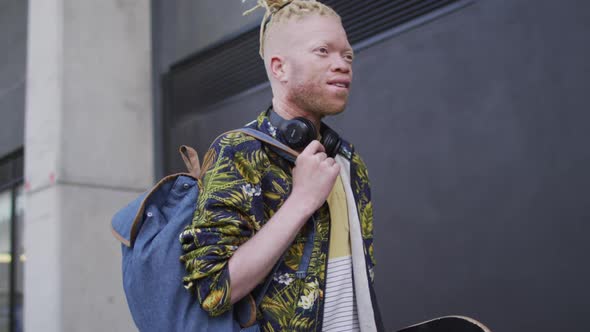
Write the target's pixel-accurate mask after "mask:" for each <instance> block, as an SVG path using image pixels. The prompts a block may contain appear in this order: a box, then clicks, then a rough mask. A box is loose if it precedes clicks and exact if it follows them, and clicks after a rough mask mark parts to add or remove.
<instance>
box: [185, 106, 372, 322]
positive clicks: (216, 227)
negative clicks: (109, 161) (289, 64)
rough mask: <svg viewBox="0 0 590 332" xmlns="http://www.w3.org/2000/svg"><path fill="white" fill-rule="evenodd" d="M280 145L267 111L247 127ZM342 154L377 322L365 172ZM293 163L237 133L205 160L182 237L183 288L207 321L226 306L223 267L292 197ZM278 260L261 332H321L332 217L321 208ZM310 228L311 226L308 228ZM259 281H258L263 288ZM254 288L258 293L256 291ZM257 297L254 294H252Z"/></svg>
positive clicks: (347, 148) (349, 150)
mask: <svg viewBox="0 0 590 332" xmlns="http://www.w3.org/2000/svg"><path fill="white" fill-rule="evenodd" d="M246 126H247V127H249V128H254V129H257V130H259V131H261V132H263V133H265V134H267V135H271V136H273V137H275V138H277V139H278V140H279V141H282V139H281V137H280V134H278V133H277V131H276V129H275V128H274V127H273V126H272V125H271V124H270V122H269V120H268V117H267V116H266V112H263V113H262V114H260V116H259V117H258V119H257V120H256V121H254V122H252V123H250V124H248V125H246ZM340 154H341V155H343V156H345V157H346V158H347V159H348V160H349V161H350V165H351V169H350V174H351V186H352V191H353V194H354V197H355V201H356V207H357V211H358V215H359V219H360V221H361V230H362V237H363V244H364V253H365V262H366V265H367V266H366V268H367V271H366V272H367V274H368V275H369V276H370V278H369V280H370V281H369V283H370V285H369V289H370V291H371V300H372V302H373V307H374V312H375V316H376V317H375V320H376V321H377V322H380V321H381V319H380V317H379V310H378V308H377V303H376V301H375V295H374V290H373V278H374V273H373V269H374V267H375V258H374V254H373V211H372V205H371V193H370V189H369V178H368V174H367V168H366V166H365V164H364V163H363V161H362V160H361V158H360V157H359V155H358V154H357V153H355V151H354V148H353V147H352V145H350V144H349V143H347V142H345V141H343V144H342V146H341V149H340ZM291 167H292V166H291V164H290V163H289V162H288V161H287V160H285V159H284V158H281V157H280V156H279V155H278V154H277V153H275V151H274V150H272V149H271V148H269V147H268V146H267V145H265V144H264V143H261V142H260V141H258V140H256V139H254V138H253V137H250V136H248V135H246V134H243V133H235V132H234V133H226V134H224V135H222V136H220V137H219V138H217V139H216V140H215V141H214V142H213V144H212V145H211V148H210V149H209V151H208V152H207V154H206V156H205V158H204V160H203V168H202V169H203V171H204V174H203V177H202V178H201V180H200V185H201V187H200V189H201V192H200V194H199V198H198V201H197V208H196V212H195V216H194V219H193V221H192V224H191V225H188V226H187V227H186V229H185V230H184V232H183V233H182V234H181V235H180V240H181V242H182V246H183V250H184V252H185V254H184V255H183V256H182V257H181V261H182V262H184V264H185V267H186V270H187V275H186V277H185V278H184V285H185V287H186V288H187V289H189V290H190V291H192V292H194V293H195V294H196V296H197V298H198V300H199V301H200V303H201V306H202V308H203V309H204V310H205V311H207V312H208V313H209V314H210V315H212V316H217V315H220V314H222V313H224V312H226V311H228V310H229V309H230V308H231V303H230V292H231V285H230V278H229V270H228V261H229V259H230V258H231V256H232V254H233V253H234V252H235V251H236V250H237V249H238V247H239V246H240V245H241V244H243V243H245V242H246V241H248V239H250V238H251V237H252V236H254V234H256V232H257V231H259V230H260V229H261V228H262V227H263V226H264V224H265V223H266V222H267V221H268V220H269V219H270V218H271V217H272V216H273V214H274V213H275V212H276V211H277V210H278V209H279V208H280V207H281V206H282V204H283V203H284V202H285V200H286V199H287V197H288V196H289V193H290V191H291V185H292V182H291V180H292V175H291ZM315 217H316V220H315V223H312V222H308V223H307V224H306V225H305V226H304V227H303V228H302V229H301V231H300V232H299V234H298V235H297V236H296V238H295V241H294V242H293V244H292V245H291V246H290V247H289V249H288V250H287V252H286V253H285V255H284V259H283V261H282V263H281V264H280V265H279V266H278V269H277V271H276V272H275V273H274V274H273V275H272V276H270V278H272V281H271V282H270V286H269V287H268V290H267V292H266V293H265V295H264V297H263V300H262V302H261V304H260V307H259V310H258V312H257V320H258V322H259V324H260V326H261V328H262V330H264V331H320V330H321V322H322V314H323V299H324V292H323V290H324V289H325V284H326V265H327V261H328V259H327V258H328V248H329V238H330V235H329V233H330V211H329V207H328V205H327V204H324V206H323V207H322V208H320V209H319V210H318V211H317V212H316V214H315ZM314 225H315V226H314ZM310 227H315V236H314V237H313V242H314V243H313V251H312V255H311V260H310V262H309V268H308V270H307V271H308V272H307V274H306V275H305V276H304V277H303V278H301V276H297V275H296V273H295V272H296V271H297V269H298V267H299V263H300V261H301V258H302V255H303V249H304V246H305V242H306V241H307V240H308V237H307V236H306V235H307V234H308V233H309V231H310V229H309V228H310ZM263 283H264V282H263ZM259 288H261V287H260V286H259ZM254 292H256V289H255V291H254Z"/></svg>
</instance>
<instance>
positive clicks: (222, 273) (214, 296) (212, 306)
mask: <svg viewBox="0 0 590 332" xmlns="http://www.w3.org/2000/svg"><path fill="white" fill-rule="evenodd" d="M252 144H254V143H253V142H252V141H251V140H249V139H248V138H245V137H244V136H243V134H235V133H234V134H226V135H225V136H222V137H220V138H219V139H217V140H216V141H215V142H214V143H213V145H212V147H211V148H210V150H209V151H208V152H207V155H206V157H205V158H204V165H203V166H204V167H205V169H204V171H205V173H204V176H203V178H202V179H201V180H202V181H201V191H200V193H199V197H198V199H197V207H196V210H195V215H194V218H193V221H192V223H191V225H189V226H187V227H186V228H185V230H184V231H183V232H182V233H181V234H180V241H181V243H182V248H183V251H184V254H183V255H182V256H181V261H182V262H183V263H184V264H185V268H186V271H187V275H186V276H185V277H184V279H183V283H184V286H185V288H187V289H188V290H190V291H191V292H196V295H197V298H198V300H199V302H200V304H201V307H202V308H203V309H204V310H205V311H206V312H208V313H209V314H210V315H211V316H218V315H221V314H223V313H224V312H226V311H227V310H229V309H230V308H231V301H230V300H231V281H230V276H229V269H228V262H229V259H230V258H231V257H232V255H233V254H234V252H235V251H236V250H237V249H238V247H239V246H240V245H241V244H243V243H245V242H246V241H247V240H248V239H249V238H250V237H251V236H253V235H254V232H255V230H257V229H258V228H259V226H258V225H259V223H258V221H257V220H256V219H257V216H260V215H261V214H263V203H262V198H261V195H260V194H261V189H260V174H261V172H259V170H258V169H257V167H255V164H260V163H257V162H256V161H257V159H256V156H254V157H253V156H252V155H251V154H250V153H248V150H252V149H251V147H252ZM256 155H258V156H259V155H260V154H256ZM207 164H209V166H207Z"/></svg>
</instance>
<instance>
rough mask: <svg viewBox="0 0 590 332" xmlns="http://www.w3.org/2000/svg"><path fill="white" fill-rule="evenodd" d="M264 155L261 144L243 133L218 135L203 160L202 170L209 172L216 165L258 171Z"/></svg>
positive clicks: (234, 132)
mask: <svg viewBox="0 0 590 332" xmlns="http://www.w3.org/2000/svg"><path fill="white" fill-rule="evenodd" d="M267 159H268V158H266V154H265V153H264V152H263V149H262V143H261V142H260V141H258V140H257V139H255V138H254V137H252V136H250V135H247V134H245V133H243V132H238V131H230V132H226V133H223V134H221V135H219V136H218V137H217V138H216V139H215V140H214V141H213V143H211V146H210V147H209V150H208V151H207V154H206V155H205V157H204V158H203V165H202V169H203V170H205V171H206V170H209V169H211V168H213V167H215V166H216V165H217V166H219V165H226V166H227V165H235V164H240V166H241V167H248V168H252V169H259V168H261V167H264V164H265V161H266V160H267Z"/></svg>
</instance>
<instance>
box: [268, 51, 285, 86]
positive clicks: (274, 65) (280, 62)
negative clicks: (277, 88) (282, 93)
mask: <svg viewBox="0 0 590 332" xmlns="http://www.w3.org/2000/svg"><path fill="white" fill-rule="evenodd" d="M270 72H271V74H272V76H273V77H274V78H275V79H276V80H278V81H279V82H283V83H284V82H286V81H287V79H288V72H287V66H286V64H285V58H283V57H282V56H278V55H275V56H272V57H271V58H270Z"/></svg>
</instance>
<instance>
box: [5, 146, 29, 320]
mask: <svg viewBox="0 0 590 332" xmlns="http://www.w3.org/2000/svg"><path fill="white" fill-rule="evenodd" d="M22 166H23V165H22V150H21V151H19V152H16V153H14V154H11V155H9V156H8V157H6V158H3V159H1V160H0V332H20V331H22V330H23V328H22V325H23V324H22V322H23V320H22V312H23V264H24V261H25V256H24V250H23V248H22V220H23V206H24V205H23V197H24V191H23V186H22V172H23V167H22Z"/></svg>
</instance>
